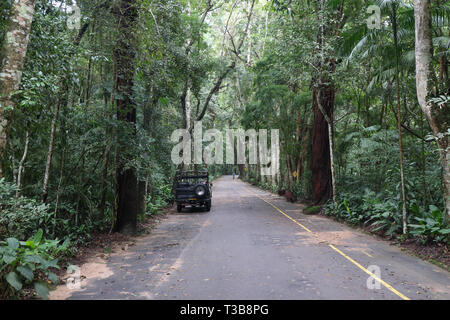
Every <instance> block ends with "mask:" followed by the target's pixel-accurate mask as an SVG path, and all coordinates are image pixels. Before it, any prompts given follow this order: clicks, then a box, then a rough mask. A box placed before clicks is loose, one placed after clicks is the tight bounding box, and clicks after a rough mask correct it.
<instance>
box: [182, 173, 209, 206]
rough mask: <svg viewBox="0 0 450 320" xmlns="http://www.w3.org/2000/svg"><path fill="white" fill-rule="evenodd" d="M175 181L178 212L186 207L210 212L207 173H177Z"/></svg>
mask: <svg viewBox="0 0 450 320" xmlns="http://www.w3.org/2000/svg"><path fill="white" fill-rule="evenodd" d="M175 180H176V181H175V183H176V190H175V200H176V202H177V211H178V212H181V210H183V208H184V207H186V206H191V208H194V207H204V208H205V209H206V211H210V210H211V197H212V183H209V174H208V171H179V172H177V174H176V177H175Z"/></svg>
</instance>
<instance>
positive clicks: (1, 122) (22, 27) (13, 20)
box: [0, 0, 35, 178]
mask: <svg viewBox="0 0 450 320" xmlns="http://www.w3.org/2000/svg"><path fill="white" fill-rule="evenodd" d="M34 3H35V1H34V0H16V1H14V3H13V4H12V9H11V16H10V18H9V25H8V29H7V32H6V36H5V40H4V41H3V47H2V51H1V54H0V63H1V69H0V178H1V177H2V176H3V170H2V162H1V161H2V160H3V154H4V151H5V148H6V142H7V139H8V131H9V126H10V122H11V113H12V112H11V111H12V110H13V108H14V102H13V99H12V94H13V93H14V91H17V90H18V89H19V86H20V81H21V79H22V69H23V65H24V61H25V56H26V53H27V47H28V42H29V40H30V31H31V24H32V22H33V15H34Z"/></svg>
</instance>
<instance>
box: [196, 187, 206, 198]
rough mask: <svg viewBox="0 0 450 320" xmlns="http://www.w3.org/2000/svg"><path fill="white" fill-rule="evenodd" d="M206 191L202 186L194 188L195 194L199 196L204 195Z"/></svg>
mask: <svg viewBox="0 0 450 320" xmlns="http://www.w3.org/2000/svg"><path fill="white" fill-rule="evenodd" d="M205 193H206V189H205V187H204V186H198V187H197V188H195V194H196V195H198V196H199V197H201V196H203V195H205Z"/></svg>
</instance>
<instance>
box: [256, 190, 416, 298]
mask: <svg viewBox="0 0 450 320" xmlns="http://www.w3.org/2000/svg"><path fill="white" fill-rule="evenodd" d="M250 192H251V193H253V194H254V195H255V196H256V197H257V198H259V199H261V200H262V201H264V202H265V203H267V204H269V205H271V206H272V207H273V208H274V209H276V210H277V211H278V212H280V213H281V214H283V215H284V216H285V217H286V218H288V219H289V220H291V221H292V222H294V223H295V224H297V225H299V226H300V227H302V228H303V229H304V230H306V231H307V232H309V233H312V234H313V235H314V236H315V237H316V238H317V239H319V240H320V237H319V236H318V235H317V234H315V233H314V232H312V231H311V230H309V229H308V228H307V227H305V226H304V225H302V224H301V223H300V222H298V221H296V220H295V219H293V218H292V217H291V216H289V215H288V214H286V213H284V212H283V211H282V210H281V209H280V208H278V207H277V206H275V205H274V204H272V203H270V202H269V201H267V200H265V199H264V198H262V197H260V196H259V195H258V194H256V193H255V192H253V191H252V190H250ZM328 246H329V247H330V248H331V249H333V250H334V251H336V252H337V253H339V254H340V255H342V256H343V257H344V258H346V259H347V260H348V261H350V262H351V263H353V264H354V265H355V266H357V267H358V268H360V269H361V270H363V271H364V272H365V273H367V274H369V275H370V276H371V277H372V278H374V279H375V280H377V281H378V282H380V283H381V284H382V285H383V286H385V287H386V288H387V289H388V290H390V291H391V292H393V293H394V294H396V295H397V296H399V297H400V298H402V299H403V300H411V299H410V298H408V297H407V296H405V295H404V294H403V293H401V292H399V291H398V290H396V289H395V288H394V287H392V286H391V285H390V284H389V283H387V282H386V281H383V280H381V279H380V278H379V277H377V276H376V275H375V274H373V273H372V272H370V271H369V270H367V269H366V268H364V267H363V266H362V265H361V264H359V263H358V262H356V261H355V260H353V259H352V258H350V257H349V256H348V255H346V254H345V253H343V252H342V251H341V250H339V249H338V248H336V247H335V246H333V245H332V244H329V245H328ZM363 252H364V251H363ZM364 253H365V254H366V255H368V256H370V255H369V254H368V253H366V252H364Z"/></svg>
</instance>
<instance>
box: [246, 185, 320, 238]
mask: <svg viewBox="0 0 450 320" xmlns="http://www.w3.org/2000/svg"><path fill="white" fill-rule="evenodd" d="M252 193H253V194H254V195H255V196H256V197H258V198H259V199H261V200H262V201H264V202H265V203H267V204H270V205H271V206H272V207H273V208H274V209H276V210H277V211H278V212H280V213H281V214H283V215H284V216H285V217H286V218H288V219H290V220H291V221H292V222H294V223H295V224H297V225H299V226H300V227H302V228H303V229H305V230H306V231H308V232H311V233H312V231H311V230H309V229H308V228H307V227H305V226H304V225H302V224H301V223H300V222H298V221H296V220H294V219H292V218H291V217H290V216H288V215H287V214H286V213H284V212H283V211H281V210H280V209H279V208H278V207H277V206H275V205H273V204H272V203H270V202H269V201H266V200H265V199H264V198H261V197H260V196H259V195H257V194H256V193H254V192H252Z"/></svg>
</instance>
